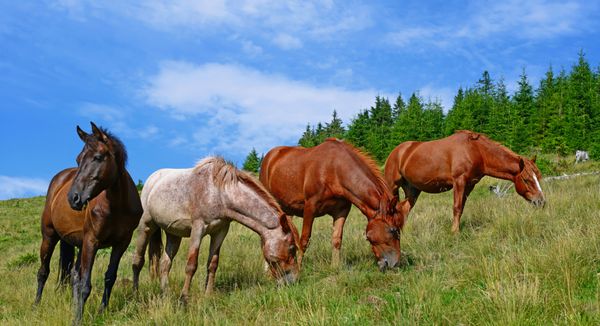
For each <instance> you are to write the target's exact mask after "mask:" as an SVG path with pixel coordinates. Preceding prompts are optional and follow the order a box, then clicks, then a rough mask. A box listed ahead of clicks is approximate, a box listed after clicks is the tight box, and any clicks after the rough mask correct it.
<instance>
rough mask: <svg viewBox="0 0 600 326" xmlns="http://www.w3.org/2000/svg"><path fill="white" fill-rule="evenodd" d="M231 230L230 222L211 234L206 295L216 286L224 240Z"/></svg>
mask: <svg viewBox="0 0 600 326" xmlns="http://www.w3.org/2000/svg"><path fill="white" fill-rule="evenodd" d="M228 231H229V223H227V225H226V226H224V227H223V228H222V229H220V230H218V231H217V232H216V233H215V234H211V236H210V249H209V253H208V261H207V262H206V284H205V292H204V294H205V295H210V294H211V293H212V292H213V289H214V287H215V275H216V273H217V268H218V267H219V253H220V251H221V245H222V244H223V240H224V239H225V236H226V235H227V232H228Z"/></svg>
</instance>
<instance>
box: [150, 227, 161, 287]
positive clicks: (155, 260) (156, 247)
mask: <svg viewBox="0 0 600 326" xmlns="http://www.w3.org/2000/svg"><path fill="white" fill-rule="evenodd" d="M162 251H163V244H162V230H161V229H160V228H156V230H155V231H154V233H152V235H151V236H150V242H149V244H148V260H149V262H150V263H149V264H148V267H149V268H150V277H151V278H155V277H157V276H158V275H159V273H160V272H159V267H160V256H161V255H162Z"/></svg>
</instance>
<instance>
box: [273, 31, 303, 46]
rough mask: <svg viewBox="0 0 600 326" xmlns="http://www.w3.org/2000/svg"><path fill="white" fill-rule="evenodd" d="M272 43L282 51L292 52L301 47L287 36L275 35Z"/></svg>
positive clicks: (300, 44)
mask: <svg viewBox="0 0 600 326" xmlns="http://www.w3.org/2000/svg"><path fill="white" fill-rule="evenodd" d="M273 43H275V44H276V45H277V46H279V47H280V48H282V49H284V50H294V49H299V48H301V47H302V42H301V41H300V40H299V39H298V38H296V37H293V36H291V35H289V34H283V33H280V34H277V36H275V38H274V39H273Z"/></svg>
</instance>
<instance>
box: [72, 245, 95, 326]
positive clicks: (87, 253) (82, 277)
mask: <svg viewBox="0 0 600 326" xmlns="http://www.w3.org/2000/svg"><path fill="white" fill-rule="evenodd" d="M97 251H98V242H97V241H96V240H95V239H86V238H85V237H84V239H83V245H82V248H81V266H80V268H79V275H78V277H77V280H76V281H77V283H75V286H74V289H73V292H74V293H76V294H77V295H76V297H74V300H75V320H74V321H73V324H77V325H79V324H81V320H82V318H83V306H84V305H85V302H86V301H87V299H88V297H89V296H90V292H91V291H92V267H94V260H95V259H96V252H97ZM75 288H77V289H75Z"/></svg>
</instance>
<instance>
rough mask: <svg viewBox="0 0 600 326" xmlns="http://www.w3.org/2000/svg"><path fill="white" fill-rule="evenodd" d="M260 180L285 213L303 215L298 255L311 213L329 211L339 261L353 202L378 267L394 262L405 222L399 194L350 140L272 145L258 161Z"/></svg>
mask: <svg viewBox="0 0 600 326" xmlns="http://www.w3.org/2000/svg"><path fill="white" fill-rule="evenodd" d="M260 181H261V182H262V183H263V184H264V185H265V187H266V188H267V189H268V190H269V191H270V192H271V193H272V194H273V196H275V198H276V199H277V201H278V202H279V204H280V205H281V208H282V209H283V211H284V212H285V213H286V214H288V215H295V216H300V217H303V218H304V220H303V223H302V237H301V240H300V244H299V249H300V254H299V257H298V260H299V261H301V258H302V256H301V255H302V254H303V253H304V252H305V251H306V248H307V247H308V242H309V239H310V234H311V231H312V224H313V219H314V218H315V217H318V216H322V215H325V214H329V215H331V216H332V217H333V234H332V241H331V242H332V245H333V254H332V265H333V266H337V265H339V262H340V248H341V246H342V232H343V228H344V223H345V221H346V217H347V216H348V213H349V212H350V208H351V206H352V204H354V205H355V206H356V207H358V209H359V210H360V211H361V212H362V213H363V214H364V215H365V216H366V217H367V220H368V224H367V230H366V237H367V240H368V241H369V242H370V243H371V249H372V251H373V253H374V254H375V257H376V258H377V261H378V265H379V268H380V269H381V270H384V269H385V268H386V267H393V266H395V265H396V264H397V263H398V260H399V259H400V233H399V230H398V229H399V228H400V229H401V228H402V226H403V223H404V216H402V215H401V214H400V212H398V211H396V203H397V199H398V198H397V197H394V196H392V193H391V191H390V189H389V188H388V186H387V185H386V183H385V181H384V180H383V177H382V176H381V172H380V171H379V169H378V167H377V165H376V164H375V162H374V161H373V160H372V159H371V158H369V157H368V156H367V155H365V154H364V153H362V152H360V151H359V150H358V149H356V148H354V147H353V146H352V145H350V144H348V143H346V142H344V141H342V140H338V139H335V138H329V139H327V140H326V141H325V142H324V143H322V144H320V145H318V146H316V147H312V148H304V147H289V146H281V147H275V148H273V149H272V150H270V151H269V152H268V153H267V155H266V156H265V157H264V159H263V161H262V165H261V168H260Z"/></svg>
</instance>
